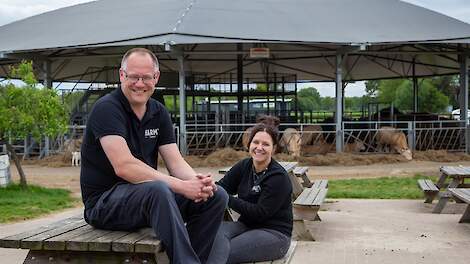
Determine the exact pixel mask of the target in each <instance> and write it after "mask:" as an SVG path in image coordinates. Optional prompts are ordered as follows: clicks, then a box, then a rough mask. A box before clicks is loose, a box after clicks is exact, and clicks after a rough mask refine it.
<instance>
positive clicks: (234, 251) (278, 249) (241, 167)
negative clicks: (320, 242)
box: [208, 123, 292, 263]
mask: <svg viewBox="0 0 470 264" xmlns="http://www.w3.org/2000/svg"><path fill="white" fill-rule="evenodd" d="M277 139H278V132H277V129H276V128H274V127H273V126H270V125H266V124H262V123H259V124H257V125H256V126H254V127H253V130H252V133H251V135H250V141H249V153H250V156H251V158H247V159H244V160H242V161H240V162H238V163H237V164H235V165H234V166H233V167H232V168H231V169H230V170H229V171H228V172H227V173H226V174H225V176H224V178H222V179H221V180H220V181H219V182H218V184H219V185H220V186H221V187H223V188H224V189H225V190H226V191H227V193H228V194H229V195H230V197H229V203H228V205H229V207H230V208H231V209H233V210H234V211H236V212H238V213H239V214H240V218H239V220H238V221H237V222H223V223H222V225H221V227H220V229H219V231H218V233H217V236H216V238H215V240H214V245H213V247H212V251H211V253H210V257H209V262H208V263H240V262H255V261H267V260H274V259H279V258H282V257H283V256H284V255H285V254H286V253H287V250H288V249H289V246H290V241H291V234H292V203H291V195H292V186H291V183H290V180H289V176H288V174H287V172H286V171H285V170H284V168H283V167H282V166H281V165H280V164H279V163H278V162H277V161H275V160H274V159H273V158H272V155H273V152H274V150H275V146H276V144H277ZM235 195H238V197H237V196H235Z"/></svg>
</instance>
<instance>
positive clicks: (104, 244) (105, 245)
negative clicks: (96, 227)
mask: <svg viewBox="0 0 470 264" xmlns="http://www.w3.org/2000/svg"><path fill="white" fill-rule="evenodd" d="M129 233H130V232H125V231H113V232H109V233H107V234H105V235H103V236H100V237H97V238H95V239H93V240H91V241H89V242H88V250H90V251H111V244H112V242H113V241H115V240H117V239H119V238H121V237H123V236H125V235H127V234H129Z"/></svg>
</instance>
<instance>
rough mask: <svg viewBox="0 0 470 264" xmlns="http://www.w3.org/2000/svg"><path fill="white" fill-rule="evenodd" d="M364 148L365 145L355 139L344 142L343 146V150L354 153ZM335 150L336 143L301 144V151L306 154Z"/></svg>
mask: <svg viewBox="0 0 470 264" xmlns="http://www.w3.org/2000/svg"><path fill="white" fill-rule="evenodd" d="M365 149H366V146H365V145H364V143H363V142H362V141H359V140H356V141H354V142H351V143H346V144H345V145H344V146H343V151H344V152H346V153H354V152H361V151H363V150H365ZM335 151H336V144H330V143H326V142H323V143H320V144H315V145H305V146H302V153H303V154H304V155H306V156H308V155H310V154H326V153H328V152H335Z"/></svg>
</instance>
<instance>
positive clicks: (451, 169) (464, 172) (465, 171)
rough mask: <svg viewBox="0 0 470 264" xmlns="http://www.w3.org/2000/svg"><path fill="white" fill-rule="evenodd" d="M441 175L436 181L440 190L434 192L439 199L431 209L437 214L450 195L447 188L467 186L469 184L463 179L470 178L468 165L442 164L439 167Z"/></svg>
mask: <svg viewBox="0 0 470 264" xmlns="http://www.w3.org/2000/svg"><path fill="white" fill-rule="evenodd" d="M440 171H441V176H440V177H439V180H438V181H437V183H436V187H437V188H438V189H439V190H440V192H439V193H436V196H437V197H439V201H438V202H437V204H436V206H435V207H434V209H433V211H432V212H433V213H436V214H439V213H441V212H442V210H443V209H444V207H445V205H446V204H447V202H448V201H449V199H450V198H451V197H452V194H451V192H450V191H449V188H458V187H468V186H470V185H469V184H466V183H465V179H470V167H464V166H443V167H441V169H440ZM448 180H450V181H449V183H448V184H447V181H448Z"/></svg>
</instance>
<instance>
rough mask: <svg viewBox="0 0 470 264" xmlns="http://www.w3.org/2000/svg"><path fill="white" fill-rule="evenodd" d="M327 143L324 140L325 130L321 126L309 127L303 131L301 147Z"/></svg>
mask: <svg viewBox="0 0 470 264" xmlns="http://www.w3.org/2000/svg"><path fill="white" fill-rule="evenodd" d="M322 143H325V139H324V138H323V130H322V128H321V126H320V125H308V126H304V127H303V129H302V136H301V139H300V145H302V146H305V145H316V144H322Z"/></svg>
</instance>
